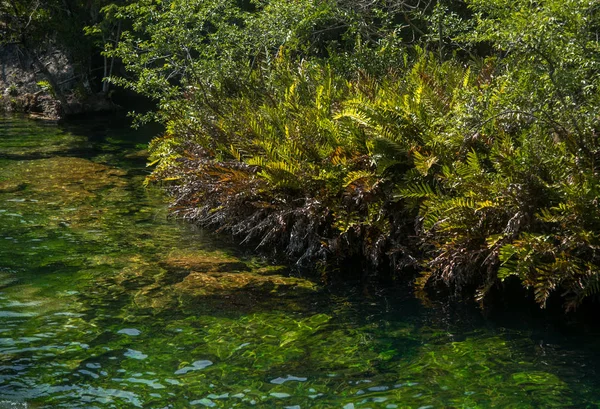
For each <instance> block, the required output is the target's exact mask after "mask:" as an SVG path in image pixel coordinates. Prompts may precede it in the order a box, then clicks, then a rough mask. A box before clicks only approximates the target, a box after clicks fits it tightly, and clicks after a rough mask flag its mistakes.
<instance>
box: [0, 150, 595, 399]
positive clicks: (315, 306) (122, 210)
mask: <svg viewBox="0 0 600 409" xmlns="http://www.w3.org/2000/svg"><path fill="white" fill-rule="evenodd" d="M0 144H1V141H0ZM132 149H133V147H132ZM107 152H108V153H107ZM111 152H112V153H111ZM128 152H129V151H128V150H126V149H125V150H123V149H121V150H111V149H109V150H108V151H102V152H98V153H99V155H95V156H94V158H100V159H101V160H102V162H104V163H97V162H94V161H93V160H89V159H81V158H74V157H56V158H46V159H39V160H22V161H21V160H11V161H7V162H2V163H1V164H0V165H1V166H0V175H3V176H4V175H11V177H13V178H22V180H24V181H25V182H24V183H26V188H25V189H24V190H19V191H13V192H3V193H1V194H0V221H1V224H0V240H2V246H0V324H1V325H0V396H1V397H2V400H5V401H9V402H11V404H12V403H18V402H20V403H24V404H25V403H26V404H27V405H28V407H39V408H57V407H59V408H78V407H81V406H82V404H85V405H93V406H94V407H98V408H115V407H124V408H125V407H127V408H129V407H169V405H170V406H171V407H196V406H197V407H216V408H218V407H224V408H225V407H240V408H250V407H301V408H330V407H345V408H352V407H354V408H361V407H364V408H367V407H371V408H394V407H398V408H400V407H409V408H422V407H428V406H433V407H452V406H455V407H473V408H476V407H490V406H497V407H557V408H559V407H574V406H575V407H586V406H594V405H595V404H597V403H598V402H599V401H600V392H599V391H600V385H598V382H597V377H595V376H594V374H595V372H596V371H597V368H598V365H599V364H598V362H597V357H598V356H599V355H598V351H597V343H596V342H595V337H593V336H592V340H591V341H593V342H590V343H589V345H590V346H589V347H583V346H584V345H586V343H587V341H586V340H587V338H582V339H579V338H578V340H577V341H573V342H570V341H569V340H568V339H563V338H558V339H557V340H555V341H553V342H552V343H550V342H545V341H544V340H545V338H546V337H548V338H550V339H552V338H553V337H554V338H556V337H557V334H553V333H551V332H550V333H547V332H545V331H547V330H546V329H541V330H540V331H542V334H541V335H539V336H533V335H532V333H531V331H527V332H523V331H517V330H505V329H502V328H494V327H493V325H491V324H490V323H487V326H481V324H482V323H480V322H479V321H478V320H480V318H478V319H475V320H474V319H473V318H472V317H471V319H470V320H469V319H464V320H463V319H462V318H461V316H460V315H457V316H452V315H450V316H449V315H447V313H444V312H443V311H439V310H435V309H432V310H425V309H424V308H423V307H422V306H420V305H419V303H418V302H417V301H416V300H413V299H412V298H409V299H401V298H400V297H398V295H397V294H393V295H392V294H384V295H381V296H374V297H371V298H365V297H364V296H360V297H359V296H357V294H356V293H352V292H349V293H348V292H346V291H345V290H344V291H340V292H338V293H331V292H330V291H326V290H325V289H323V288H321V287H319V286H317V285H315V284H314V283H313V282H310V281H307V280H305V279H303V278H300V277H293V276H290V275H289V274H288V273H289V272H288V271H287V269H285V268H282V267H279V266H271V265H267V264H265V263H264V262H262V261H260V260H257V259H248V258H245V257H239V256H237V255H236V251H235V250H234V249H232V248H230V247H228V246H226V245H224V244H223V243H219V242H218V241H217V240H216V238H214V237H211V236H208V235H206V234H205V233H203V232H202V231H199V230H197V229H194V228H193V227H192V226H189V225H184V224H177V223H173V222H172V221H169V220H166V215H167V212H166V209H165V208H164V206H163V205H162V203H161V201H160V200H159V199H160V198H159V197H156V196H154V195H153V193H152V192H151V191H145V190H143V189H142V187H141V185H140V182H141V178H142V177H141V176H135V174H134V175H129V174H128V173H127V168H124V169H122V168H115V167H113V166H111V165H110V163H127V161H125V162H123V157H122V156H121V155H127V154H128ZM114 155H118V156H119V157H113V156H114ZM130 163H131V164H132V166H137V165H136V164H135V163H134V162H130ZM62 167H65V168H68V167H70V168H68V169H70V171H69V172H60V170H61V169H62ZM41 172H43V175H44V176H45V177H44V178H38V177H36V175H39V174H41ZM52 203H60V204H61V205H60V206H59V205H52ZM17 212H18V214H19V216H10V214H17ZM86 212H88V213H89V214H88V215H87V216H86ZM61 221H65V223H62V224H61V223H60V222H61ZM67 221H68V223H66V222H67ZM475 316H476V317H479V315H478V313H475ZM466 318H468V317H466ZM473 320H474V321H475V322H476V323H477V324H469V322H471V321H473Z"/></svg>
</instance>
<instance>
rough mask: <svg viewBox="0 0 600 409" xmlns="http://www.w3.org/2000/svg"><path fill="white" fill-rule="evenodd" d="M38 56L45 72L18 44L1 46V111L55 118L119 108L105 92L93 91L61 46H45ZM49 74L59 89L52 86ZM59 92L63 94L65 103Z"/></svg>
mask: <svg viewBox="0 0 600 409" xmlns="http://www.w3.org/2000/svg"><path fill="white" fill-rule="evenodd" d="M39 60H40V62H41V63H42V64H43V65H44V67H45V68H46V70H47V73H42V72H41V71H40V70H38V69H36V67H35V64H34V62H33V61H32V59H31V58H30V57H28V56H27V53H25V52H23V51H22V50H21V49H20V47H19V46H18V45H16V44H9V45H5V46H3V47H0V113H1V112H13V113H25V114H29V115H30V116H33V117H35V118H41V119H49V120H58V119H63V118H65V117H67V116H72V115H79V114H85V113H94V112H111V111H116V110H119V109H120V107H119V106H118V105H116V104H114V103H113V102H112V101H110V99H109V98H108V97H107V95H105V94H102V93H99V94H95V93H93V92H92V91H91V87H90V86H89V84H88V83H87V81H86V80H85V79H82V77H81V75H79V74H78V73H77V70H76V67H75V66H74V65H73V64H72V63H71V62H70V61H69V59H68V57H67V56H66V54H65V53H64V52H62V51H61V50H59V49H51V50H48V51H46V52H45V53H42V54H41V55H40V57H39ZM48 74H49V75H52V77H53V80H54V83H56V84H58V86H59V89H53V88H52V86H51V85H50V83H49V81H48V79H47V75H48ZM58 95H62V96H63V97H64V98H63V101H64V102H65V103H66V105H67V106H66V107H65V106H64V104H63V102H61V98H59V97H58Z"/></svg>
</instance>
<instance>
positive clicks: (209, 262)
mask: <svg viewBox="0 0 600 409" xmlns="http://www.w3.org/2000/svg"><path fill="white" fill-rule="evenodd" d="M160 266H161V267H162V268H164V269H165V270H167V271H169V272H180V271H187V272H190V271H199V272H207V271H215V272H225V273H229V272H234V271H250V268H248V266H247V265H246V264H245V263H243V262H241V261H239V260H235V259H218V258H214V257H211V258H209V257H207V256H206V254H199V255H193V254H188V255H183V256H175V257H169V258H167V259H165V260H163V261H161V262H160Z"/></svg>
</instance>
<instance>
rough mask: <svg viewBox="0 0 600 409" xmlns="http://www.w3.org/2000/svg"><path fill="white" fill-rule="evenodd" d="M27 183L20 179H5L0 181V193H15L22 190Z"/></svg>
mask: <svg viewBox="0 0 600 409" xmlns="http://www.w3.org/2000/svg"><path fill="white" fill-rule="evenodd" d="M26 186H27V185H26V184H25V183H22V182H20V181H14V180H6V181H0V193H15V192H18V191H20V190H24V189H25V187H26Z"/></svg>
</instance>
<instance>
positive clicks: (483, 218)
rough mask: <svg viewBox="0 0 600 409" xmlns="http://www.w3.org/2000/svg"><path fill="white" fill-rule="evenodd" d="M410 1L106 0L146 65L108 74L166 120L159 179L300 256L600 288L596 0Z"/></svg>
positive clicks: (135, 57) (203, 215)
mask: <svg viewBox="0 0 600 409" xmlns="http://www.w3.org/2000/svg"><path fill="white" fill-rule="evenodd" d="M405 6H406V5H404V4H403V5H400V6H392V5H391V4H390V3H389V2H369V3H368V4H367V2H361V1H359V0H355V1H353V2H350V3H349V4H348V5H343V4H341V3H336V2H333V1H331V2H315V1H312V0H303V1H301V2H280V1H261V2H258V1H257V2H252V3H249V4H244V5H240V4H239V3H237V2H233V1H232V2H229V1H216V0H214V1H203V2H185V3H183V2H178V1H174V0H172V1H163V2H157V1H150V0H142V1H138V2H135V3H132V4H130V5H128V6H126V7H118V8H110V13H113V14H111V15H113V16H114V18H116V19H121V20H123V21H126V22H127V21H128V22H129V23H130V28H129V29H127V30H125V31H124V32H123V33H122V35H121V38H120V40H119V42H118V45H116V46H115V47H112V48H110V49H108V51H107V55H109V56H117V57H121V58H122V59H123V61H124V63H125V65H126V66H127V68H128V69H129V72H130V74H131V77H126V78H113V79H112V81H113V82H115V83H117V84H120V85H124V86H126V87H129V88H131V89H133V90H135V91H137V92H140V93H143V94H145V95H147V96H150V97H152V98H154V99H155V100H156V101H157V104H158V110H157V112H156V113H155V114H153V115H150V116H146V117H145V119H148V118H151V117H154V118H155V119H158V120H159V121H162V122H163V123H164V124H165V125H166V128H167V130H166V132H165V135H164V136H162V137H161V138H158V139H156V140H155V141H154V142H153V143H152V145H151V151H152V159H151V160H152V161H153V162H154V163H155V164H156V165H157V167H156V168H155V171H154V173H153V175H152V176H151V177H150V178H149V181H152V180H156V181H161V182H162V183H163V185H164V186H165V187H166V188H167V189H168V190H169V191H170V192H171V194H172V195H173V197H174V205H173V210H174V212H175V213H177V214H179V215H180V216H182V217H186V218H189V219H192V220H195V221H197V222H198V223H201V224H204V225H209V226H213V227H216V228H218V229H221V230H224V231H228V232H230V233H233V234H234V235H237V236H238V237H240V238H241V239H242V240H243V241H245V242H248V243H254V244H256V245H258V247H263V248H270V249H274V251H279V252H280V254H284V255H287V256H288V257H290V258H291V259H292V260H294V261H298V263H299V264H302V265H307V266H314V262H315V261H323V262H333V263H334V264H335V263H336V262H339V261H340V260H348V259H349V258H352V257H355V256H358V257H360V258H361V260H363V265H362V266H361V267H362V268H363V269H364V270H365V271H367V272H370V271H375V270H377V269H381V268H382V267H383V266H387V268H389V269H390V270H392V271H397V272H401V273H403V272H404V271H406V270H405V269H406V267H408V266H410V267H413V268H414V267H417V266H418V267H419V268H421V269H422V276H421V277H420V278H419V279H418V280H417V287H418V288H420V289H428V288H434V287H435V286H436V285H445V286H449V287H451V288H453V289H454V290H455V291H456V292H457V293H459V292H464V291H473V290H474V289H478V290H477V297H478V298H479V299H480V300H482V301H483V300H484V299H485V296H486V294H488V292H489V291H490V289H492V288H494V287H496V286H498V285H499V284H500V283H501V282H502V281H504V280H505V279H506V278H507V277H518V279H519V280H520V281H521V282H522V284H523V285H524V286H525V287H527V288H531V289H532V292H533V293H534V295H535V299H536V301H537V302H539V303H540V305H542V306H543V305H545V303H546V302H547V301H548V299H549V297H550V296H551V295H552V294H554V293H556V292H559V293H561V294H564V295H565V296H566V298H567V300H568V301H567V302H568V305H567V307H568V308H574V307H576V306H577V305H579V304H580V303H581V302H582V301H583V300H585V299H587V298H589V297H592V296H593V295H596V294H597V293H598V288H599V285H598V266H599V265H600V259H598V256H597V254H596V253H597V251H596V249H597V246H598V244H599V243H598V238H597V234H596V233H595V232H597V231H598V230H599V229H600V212H599V211H598V200H599V199H598V197H599V192H598V187H597V186H598V178H599V176H598V170H597V168H598V163H597V162H598V152H600V146H599V145H598V144H599V141H598V129H600V127H599V124H598V116H597V112H598V107H599V106H600V99H599V98H598V95H599V94H598V85H599V84H598V75H597V72H598V68H599V67H598V63H599V61H600V60H598V57H597V55H598V52H597V51H598V40H597V37H596V34H595V33H596V31H597V28H598V27H599V26H600V20H598V19H599V18H600V14H599V13H600V11H599V10H598V7H597V6H596V5H594V4H590V3H589V2H585V1H580V0H568V1H567V0H545V1H543V2H535V3H531V4H529V5H528V6H527V7H521V6H520V5H516V4H512V3H509V2H505V1H503V0H493V1H490V0H486V1H479V0H472V1H470V2H469V3H468V8H467V7H465V5H464V4H462V3H460V4H446V3H443V2H439V3H437V5H436V6H435V7H430V6H429V5H423V7H422V8H415V9H413V10H411V11H410V12H409V11H408V10H406V9H405V8H404V7H405ZM406 7H407V6H406ZM107 10H109V9H107ZM403 23H404V24H405V25H403ZM327 26H331V30H330V31H329V30H328V29H327V28H326V27H327ZM409 33H410V34H412V37H410V39H409V38H408V37H407V34H409ZM403 36H404V38H403ZM462 55H469V56H470V57H469V60H468V61H466V60H464V59H463V58H462V57H461V56H462ZM415 220H416V222H415ZM415 229H416V234H415Z"/></svg>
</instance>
